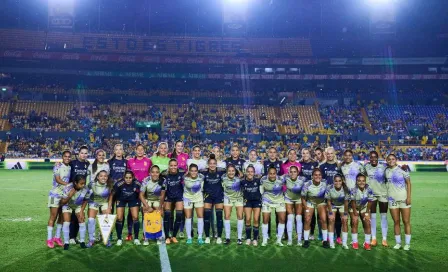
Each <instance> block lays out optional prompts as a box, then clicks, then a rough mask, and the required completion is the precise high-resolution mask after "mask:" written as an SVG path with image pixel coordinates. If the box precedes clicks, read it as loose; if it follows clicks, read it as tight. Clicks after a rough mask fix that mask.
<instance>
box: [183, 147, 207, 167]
mask: <svg viewBox="0 0 448 272" xmlns="http://www.w3.org/2000/svg"><path fill="white" fill-rule="evenodd" d="M191 153H192V155H193V156H192V158H191V159H188V160H187V165H188V167H190V165H191V164H193V163H194V164H196V165H197V166H198V167H199V170H200V171H202V170H204V169H205V168H207V162H206V161H205V160H204V159H202V157H201V148H200V147H199V146H198V145H195V146H193V150H192V152H191Z"/></svg>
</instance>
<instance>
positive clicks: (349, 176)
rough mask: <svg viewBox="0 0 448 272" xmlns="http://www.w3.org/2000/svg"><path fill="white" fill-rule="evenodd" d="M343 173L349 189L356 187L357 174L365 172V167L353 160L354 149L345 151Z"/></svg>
mask: <svg viewBox="0 0 448 272" xmlns="http://www.w3.org/2000/svg"><path fill="white" fill-rule="evenodd" d="M341 171H342V174H344V177H345V182H346V184H347V187H348V189H349V190H351V189H353V188H355V187H356V176H357V175H358V174H359V173H362V174H364V167H363V166H362V165H361V164H360V163H359V162H355V161H354V160H353V151H351V150H349V149H348V150H345V151H344V162H343V163H342V165H341Z"/></svg>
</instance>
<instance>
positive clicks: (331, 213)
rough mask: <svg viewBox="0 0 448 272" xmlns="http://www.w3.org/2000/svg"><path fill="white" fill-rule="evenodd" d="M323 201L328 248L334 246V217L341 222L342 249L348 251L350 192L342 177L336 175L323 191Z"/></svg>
mask: <svg viewBox="0 0 448 272" xmlns="http://www.w3.org/2000/svg"><path fill="white" fill-rule="evenodd" d="M325 199H326V200H327V210H328V238H329V240H330V248H333V249H334V248H335V246H334V229H335V221H336V217H337V216H339V217H340V218H341V219H342V220H341V221H342V222H341V223H342V248H343V249H348V246H347V237H348V204H349V203H348V202H349V199H350V191H349V190H348V188H347V185H345V181H344V177H343V176H342V175H340V174H336V175H335V176H334V178H333V182H332V184H331V185H328V186H327V189H326V190H325Z"/></svg>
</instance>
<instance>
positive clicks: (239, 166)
mask: <svg viewBox="0 0 448 272" xmlns="http://www.w3.org/2000/svg"><path fill="white" fill-rule="evenodd" d="M240 153H241V152H240V148H239V147H238V145H237V144H234V145H232V149H231V150H230V158H227V159H225V162H226V165H227V166H229V165H230V164H231V165H233V166H235V168H236V170H238V171H237V176H240V177H242V176H243V165H244V163H245V162H246V161H245V160H243V159H241V158H240Z"/></svg>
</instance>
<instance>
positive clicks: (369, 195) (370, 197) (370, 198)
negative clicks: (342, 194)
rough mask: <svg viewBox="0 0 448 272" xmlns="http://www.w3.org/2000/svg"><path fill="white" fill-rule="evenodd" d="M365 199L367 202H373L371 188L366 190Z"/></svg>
mask: <svg viewBox="0 0 448 272" xmlns="http://www.w3.org/2000/svg"><path fill="white" fill-rule="evenodd" d="M367 199H368V200H369V201H373V200H375V199H374V196H373V190H372V189H371V188H368V189H367Z"/></svg>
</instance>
